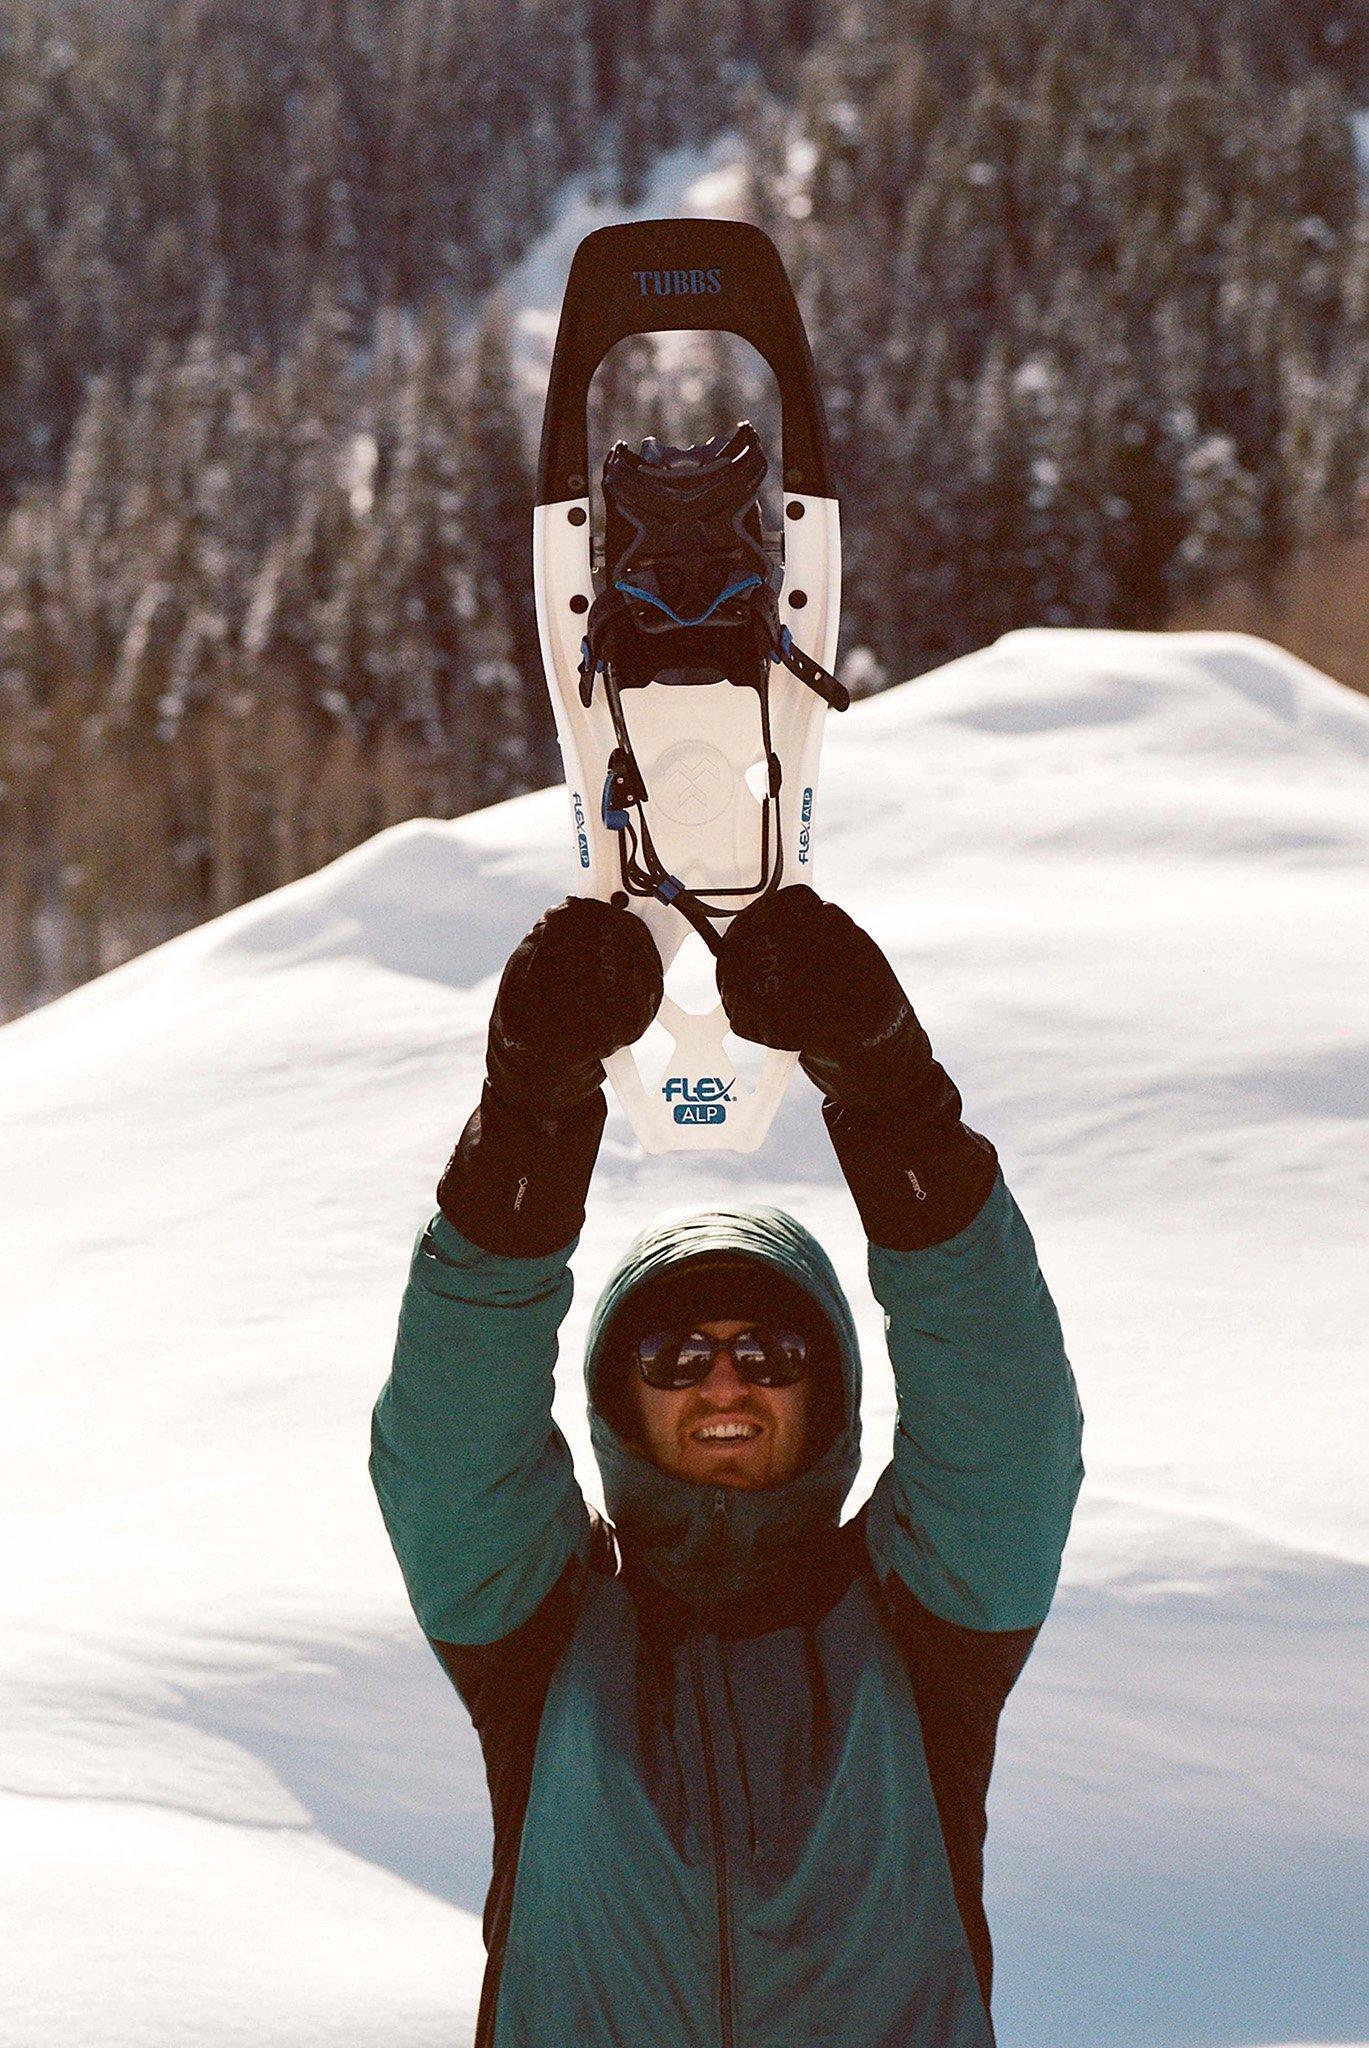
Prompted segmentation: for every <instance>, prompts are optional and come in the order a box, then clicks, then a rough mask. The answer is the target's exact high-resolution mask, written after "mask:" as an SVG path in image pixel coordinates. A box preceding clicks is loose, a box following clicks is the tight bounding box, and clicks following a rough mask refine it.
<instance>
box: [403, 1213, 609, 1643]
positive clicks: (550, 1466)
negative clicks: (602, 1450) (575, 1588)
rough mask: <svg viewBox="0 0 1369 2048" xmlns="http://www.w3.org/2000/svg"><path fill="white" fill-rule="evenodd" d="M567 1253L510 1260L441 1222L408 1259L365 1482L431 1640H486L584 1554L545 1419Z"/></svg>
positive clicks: (517, 1620)
mask: <svg viewBox="0 0 1369 2048" xmlns="http://www.w3.org/2000/svg"><path fill="white" fill-rule="evenodd" d="M574 1248H575V1247H574V1243H571V1244H569V1245H567V1246H566V1247H565V1248H564V1249H562V1250H560V1251H556V1252H545V1253H541V1254H539V1255H537V1256H532V1257H524V1258H516V1257H509V1256H505V1255H502V1254H499V1253H496V1252H488V1251H484V1250H481V1249H480V1247H478V1246H477V1245H475V1244H472V1243H471V1241H470V1240H469V1239H468V1238H466V1237H464V1236H463V1235H462V1234H461V1232H460V1231H459V1230H458V1229H457V1228H456V1226H455V1225H454V1224H453V1223H451V1222H449V1221H448V1219H447V1218H446V1217H445V1216H443V1215H441V1214H439V1215H437V1216H435V1217H434V1218H433V1221H432V1222H431V1223H430V1224H429V1225H428V1228H427V1229H426V1230H425V1231H424V1232H423V1233H422V1235H421V1236H420V1238H419V1240H418V1243H417V1245H416V1246H415V1249H414V1255H413V1262H412V1265H411V1267H410V1271H409V1281H408V1286H407V1287H406V1289H405V1293H404V1300H403V1304H402V1306H401V1309H400V1317H399V1334H398V1337H397V1339H396V1343H395V1354H394V1364H393V1366H392V1368H391V1372H390V1377H389V1379H388V1380H387V1381H386V1383H385V1386H384V1388H383V1389H382V1391H381V1395H380V1399H379V1400H378V1401H377V1403H376V1408H375V1415H374V1418H373V1422H372V1429H371V1477H372V1480H373V1481H374V1484H375V1489H376V1494H377V1496H378V1498H379V1501H380V1508H381V1513H382V1514H383V1515H384V1518H385V1525H386V1528H387V1529H388V1530H389V1533H390V1540H391V1542H392V1543H393V1544H394V1548H395V1554H396V1556H397V1557H398V1559H399V1564H400V1569H401V1570H402V1572H403V1574H404V1580H405V1584H406V1585H407V1587H408V1590H409V1598H410V1600H411V1601H412V1602H413V1608H414V1612H415V1614H416V1615H417V1617H418V1620H419V1623H420V1625H421V1626H422V1628H423V1630H424V1631H425V1633H426V1634H427V1635H428V1636H429V1637H430V1638H431V1639H432V1640H433V1641H435V1642H440V1643H446V1644H455V1645H460V1644H478V1643H492V1642H497V1641H499V1640H500V1639H501V1638H503V1637H504V1636H507V1635H509V1634H511V1633H512V1631H513V1630H515V1629H517V1628H518V1627H520V1626H521V1625H522V1624H523V1623H524V1622H525V1621H527V1620H528V1618H529V1617H530V1616H531V1615H532V1614H533V1613H534V1612H535V1610H536V1609H537V1608H538V1606H539V1605H540V1603H541V1602H542V1601H543V1600H544V1599H545V1598H546V1596H547V1595H548V1594H549V1593H550V1592H551V1590H552V1588H553V1587H554V1586H556V1585H557V1583H558V1581H559V1580H560V1579H561V1576H562V1574H563V1573H564V1571H565V1569H566V1566H567V1564H568V1563H569V1562H570V1560H571V1558H572V1557H574V1556H577V1555H578V1556H581V1557H584V1556H585V1555H586V1554H587V1552H588V1548H589V1538H590V1523H589V1516H588V1512H587V1510H586V1508H585V1504H584V1500H583V1498H582V1497H581V1494H580V1489H579V1487H578V1486H577V1485H576V1482H575V1476H574V1473H573V1470H572V1467H571V1457H570V1451H569V1449H568V1447H567V1444H566V1441H565V1438H564V1437H563V1436H562V1434H561V1432H560V1430H559V1429H557V1428H556V1427H555V1426H554V1424H553V1422H552V1419H551V1404H552V1392H553V1381H552V1374H553V1368H554V1366H555V1363H556V1352H557V1331H558V1330H559V1328H560V1325H561V1323H562V1321H563V1319H564V1317H565V1314H566V1310H567V1309H568V1308H569V1306H570V1300H571V1278H570V1256H571V1253H572V1252H573V1250H574Z"/></svg>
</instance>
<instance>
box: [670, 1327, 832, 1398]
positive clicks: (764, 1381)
mask: <svg viewBox="0 0 1369 2048" xmlns="http://www.w3.org/2000/svg"><path fill="white" fill-rule="evenodd" d="M722 1348H723V1347H722V1346H721V1345H719V1344H718V1343H716V1342H715V1341H714V1339H713V1338H712V1337H707V1336H705V1335H704V1333H703V1331H702V1330H689V1331H686V1332H683V1333H682V1332H680V1331H679V1330H660V1331H656V1332H654V1333H653V1334H652V1335H651V1336H649V1337H643V1338H641V1339H640V1340H639V1342H638V1345H637V1369H638V1371H639V1372H640V1373H641V1375H642V1378H643V1379H644V1380H645V1381H646V1383H647V1385H648V1386H649V1387H660V1388H664V1389H669V1390H672V1391H679V1390H680V1389H681V1388H684V1387H696V1386H698V1384H699V1382H700V1381H701V1380H705V1379H707V1377H708V1375H709V1373H710V1372H711V1371H712V1369H713V1361H714V1359H715V1358H716V1357H717V1355H718V1352H719V1350H720V1349H722ZM726 1349H727V1350H728V1351H729V1352H730V1353H731V1354H732V1362H733V1364H734V1365H735V1366H736V1368H737V1371H738V1372H739V1373H740V1374H741V1377H742V1378H743V1379H744V1380H747V1381H749V1382H750V1383H751V1385H752V1386H757V1387H792V1386H794V1385H795V1384H796V1383H797V1382H798V1381H799V1380H801V1379H802V1378H803V1375H804V1373H805V1371H806V1370H807V1365H808V1344H807V1340H806V1339H805V1338H804V1337H802V1336H800V1335H798V1334H797V1333H796V1332H792V1331H788V1330H785V1331H779V1332H773V1333H772V1332H771V1331H768V1330H766V1331H761V1330H743V1331H742V1333H741V1334H740V1336H737V1337H734V1338H732V1339H731V1340H730V1341H729V1343H728V1344H727V1346H726Z"/></svg>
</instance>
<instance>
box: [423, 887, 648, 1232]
mask: <svg viewBox="0 0 1369 2048" xmlns="http://www.w3.org/2000/svg"><path fill="white" fill-rule="evenodd" d="M663 991H664V977H663V974H662V969H661V958H660V955H659V953H658V952H657V951H656V943H655V940H654V939H653V938H652V936H651V934H650V932H649V931H648V930H647V928H646V926H645V925H644V924H643V923H642V920H641V919H640V918H639V917H634V916H633V915H632V913H631V912H630V911H627V910H617V909H614V908H613V907H612V906H611V905H609V904H607V903H601V902H599V901H597V900H596V899H594V898H592V897H582V896H571V897H568V898H567V899H566V901H565V902H564V903H559V904H557V905H556V907H555V908H554V909H552V910H549V911H547V912H546V914H545V915H544V916H542V917H540V918H539V919H538V921H537V923H536V924H535V925H534V926H533V928H532V930H531V931H530V932H529V933H528V935H527V937H526V938H525V939H523V940H522V941H521V942H520V943H519V944H518V945H517V946H516V947H515V948H514V951H513V952H512V954H511V955H510V957H509V960H508V964H507V965H506V967H505V969H504V972H503V974H502V976H501V977H500V982H499V992H498V994H497V996H496V997H495V1002H494V1011H493V1014H492V1015H491V1018H490V1030H489V1038H488V1041H487V1044H486V1052H485V1086H484V1089H483V1091H482V1093H481V1097H480V1107H479V1109H477V1110H476V1112H475V1114H474V1115H473V1116H472V1117H471V1119H470V1121H469V1123H468V1124H467V1125H466V1128H465V1130H464V1131H463V1132H462V1134H461V1138H460V1140H459V1142H458V1144H457V1147H456V1150H455V1152H454V1153H453V1154H452V1157H451V1159H450V1161H449V1162H448V1165H447V1170H446V1172H445V1173H444V1174H443V1176H442V1179H441V1181H440V1182H439V1184H438V1190H437V1199H438V1206H439V1207H440V1209H441V1210H442V1213H443V1215H444V1216H446V1218H447V1220H448V1221H449V1222H450V1223H453V1224H455V1226H456V1228H457V1229H458V1230H459V1231H460V1232H461V1233H462V1235H463V1236H464V1237H466V1238H468V1239H469V1240H470V1242H471V1243H472V1244H476V1245H479V1246H480V1247H481V1248H482V1250H485V1251H490V1252H497V1253H499V1254H500V1255H501V1256H503V1257H506V1258H536V1257H539V1256H541V1255H542V1254H544V1253H546V1252H552V1251H559V1250H560V1249H561V1248H562V1246H564V1245H567V1244H569V1243H570V1241H571V1239H572V1238H574V1237H575V1236H577V1235H578V1233H579V1231H580V1229H581V1227H582V1225H583V1223H584V1220H585V1197H586V1194H587V1193H588V1190H589V1182H590V1176H591V1174H592V1173H593V1171H594V1162H595V1160H596V1158H597V1157H598V1152H599V1139H600V1136H601V1134H602V1132H603V1127H604V1117H605V1114H606V1105H605V1102H604V1093H603V1087H602V1083H603V1079H604V1068H603V1061H604V1060H605V1059H606V1058H607V1056H608V1055H609V1054H610V1053H612V1052H617V1051H618V1050H619V1048H620V1047H622V1046H625V1045H631V1044H633V1043H634V1041H635V1040H636V1039H638V1038H640V1037H641V1035H642V1033H643V1032H644V1031H645V1030H646V1028H647V1026H648V1025H649V1024H650V1022H651V1020H652V1018H653V1017H654V1016H655V1014H656V1012H657V1010H658V1009H659V1008H660V1006H661V996H662V994H663Z"/></svg>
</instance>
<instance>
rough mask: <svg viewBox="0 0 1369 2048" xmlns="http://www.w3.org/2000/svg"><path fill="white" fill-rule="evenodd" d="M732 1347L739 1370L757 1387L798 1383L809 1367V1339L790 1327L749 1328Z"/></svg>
mask: <svg viewBox="0 0 1369 2048" xmlns="http://www.w3.org/2000/svg"><path fill="white" fill-rule="evenodd" d="M743 1347H745V1348H743ZM730 1348H731V1351H732V1356H733V1359H734V1360H735V1362H736V1367H737V1371H738V1372H739V1373H740V1374H741V1376H742V1378H743V1379H744V1380H750V1381H751V1383H752V1385H753V1386H757V1387H792V1386H795V1385H796V1384H797V1383H798V1381H799V1380H801V1379H802V1378H803V1375H804V1373H805V1371H806V1370H807V1367H808V1345H807V1342H806V1340H805V1339H804V1338H802V1337H800V1336H799V1335H798V1334H797V1332H795V1331H791V1330H775V1331H770V1330H767V1331H765V1332H764V1333H763V1334H762V1333H761V1332H759V1331H756V1330H748V1331H747V1332H746V1334H745V1336H742V1337H738V1338H737V1340H736V1342H735V1343H734V1344H733V1345H732V1346H731V1347H730Z"/></svg>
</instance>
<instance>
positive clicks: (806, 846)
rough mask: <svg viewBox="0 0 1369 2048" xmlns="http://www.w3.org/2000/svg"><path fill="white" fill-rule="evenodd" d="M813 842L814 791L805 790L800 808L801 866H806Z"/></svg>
mask: <svg viewBox="0 0 1369 2048" xmlns="http://www.w3.org/2000/svg"><path fill="white" fill-rule="evenodd" d="M812 844H813V792H812V790H811V789H806V790H805V791H804V792H803V803H802V806H801V807H800V810H799V866H800V867H801V868H806V867H807V865H808V856H809V853H810V852H811V850H812Z"/></svg>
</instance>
